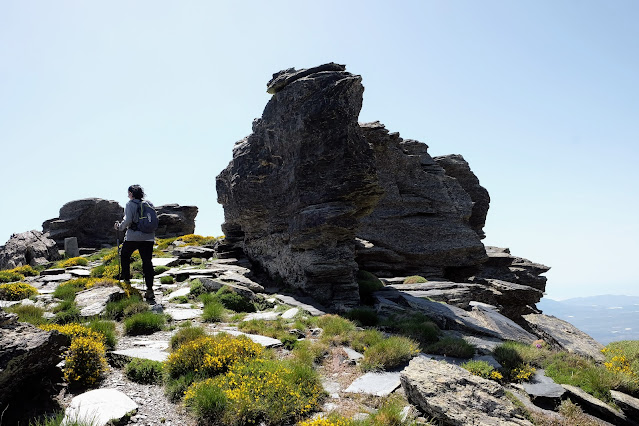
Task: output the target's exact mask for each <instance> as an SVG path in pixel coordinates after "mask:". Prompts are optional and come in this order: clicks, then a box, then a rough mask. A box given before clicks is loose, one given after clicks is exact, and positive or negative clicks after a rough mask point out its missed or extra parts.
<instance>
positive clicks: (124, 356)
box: [111, 347, 169, 362]
mask: <svg viewBox="0 0 639 426" xmlns="http://www.w3.org/2000/svg"><path fill="white" fill-rule="evenodd" d="M111 356H112V357H113V358H114V359H121V360H124V361H126V362H128V361H131V359H133V358H140V359H149V360H151V361H159V362H164V361H166V360H167V359H168V358H169V353H168V352H166V351H163V350H160V349H156V348H152V347H140V348H130V349H121V350H118V351H113V352H111Z"/></svg>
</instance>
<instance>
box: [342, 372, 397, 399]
mask: <svg viewBox="0 0 639 426" xmlns="http://www.w3.org/2000/svg"><path fill="white" fill-rule="evenodd" d="M399 377H400V372H399V371H396V372H393V371H391V372H383V373H366V374H364V375H363V376H361V377H358V378H357V379H355V381H354V382H353V383H351V385H350V386H349V387H348V388H346V389H345V390H344V392H348V393H364V394H367V395H375V396H387V395H390V394H391V393H392V392H393V391H394V390H395V389H397V388H398V387H400V386H401V382H400V379H399Z"/></svg>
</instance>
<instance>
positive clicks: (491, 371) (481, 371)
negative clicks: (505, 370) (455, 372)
mask: <svg viewBox="0 0 639 426" xmlns="http://www.w3.org/2000/svg"><path fill="white" fill-rule="evenodd" d="M461 366H462V368H465V369H466V370H468V371H469V372H470V373H471V374H473V375H475V376H479V377H483V378H484V379H491V380H497V381H499V380H501V379H502V378H503V376H502V374H501V373H500V372H499V371H497V370H495V367H493V366H492V365H490V364H488V363H487V362H486V361H472V360H471V361H466V362H465V363H463V364H462V365H461Z"/></svg>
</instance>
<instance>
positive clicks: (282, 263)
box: [217, 64, 382, 309]
mask: <svg viewBox="0 0 639 426" xmlns="http://www.w3.org/2000/svg"><path fill="white" fill-rule="evenodd" d="M361 80H362V79H361V77H360V76H358V75H353V74H351V73H349V72H346V71H345V68H344V66H341V65H337V64H327V65H324V66H321V67H317V68H315V69H308V70H301V71H295V70H286V71H283V72H280V73H277V74H275V75H274V78H273V80H272V81H271V82H270V84H269V91H270V92H275V94H274V95H273V97H272V98H271V100H270V101H269V102H268V104H267V105H266V108H265V109H264V113H263V115H262V118H260V119H257V120H255V122H254V123H253V133H252V134H251V135H249V136H248V137H247V138H245V139H243V140H241V141H239V142H237V143H236V145H235V147H234V150H233V160H232V161H231V162H230V164H229V165H228V167H227V168H226V169H225V170H224V171H222V173H220V175H219V176H218V177H217V193H218V202H219V203H221V204H222V205H223V206H224V215H225V223H224V224H223V226H222V229H223V231H224V234H225V236H226V239H227V240H228V242H229V243H231V244H236V245H238V244H239V245H241V247H242V249H243V251H244V253H245V254H246V255H247V256H248V257H249V258H250V259H251V260H252V261H253V262H256V263H258V264H259V265H261V266H262V268H263V269H264V270H266V271H267V272H268V274H269V275H270V276H271V277H273V278H275V279H276V280H282V281H283V283H285V284H287V285H289V286H291V287H295V288H299V289H302V290H304V292H306V293H308V294H310V295H312V296H314V297H315V298H316V299H318V300H319V301H321V302H324V303H326V304H328V305H330V306H332V307H334V308H337V309H346V308H348V307H351V306H354V305H355V304H357V303H358V302H359V294H358V286H357V283H356V280H355V275H356V272H357V269H358V266H357V263H356V262H355V232H356V228H357V225H358V223H359V221H360V220H361V218H362V217H364V216H366V215H368V214H370V212H371V211H372V210H373V208H374V207H375V206H376V205H377V202H378V200H379V198H380V197H381V195H382V189H381V188H380V186H379V184H378V182H377V181H378V177H377V171H376V167H375V159H374V156H373V150H372V148H371V146H370V145H369V143H368V142H367V141H366V139H365V138H364V137H363V135H362V131H361V129H360V127H359V125H358V123H357V118H358V116H359V112H360V109H361V106H362V94H363V92H364V87H363V86H362V83H361Z"/></svg>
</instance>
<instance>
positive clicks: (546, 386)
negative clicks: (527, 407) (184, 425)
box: [521, 369, 566, 410]
mask: <svg viewBox="0 0 639 426" xmlns="http://www.w3.org/2000/svg"><path fill="white" fill-rule="evenodd" d="M521 388H522V389H523V390H524V391H525V392H526V393H527V394H528V396H529V397H530V398H531V400H532V401H533V403H534V404H535V405H537V406H539V407H542V408H545V409H549V410H552V409H554V408H555V407H558V406H559V404H560V403H561V399H562V397H563V395H564V393H566V390H565V389H564V388H563V386H561V385H558V384H557V383H555V381H554V380H553V379H551V378H550V377H548V376H546V372H545V371H544V370H542V369H539V370H537V371H535V375H534V376H533V378H532V379H531V380H530V381H529V382H523V383H522V384H521Z"/></svg>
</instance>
